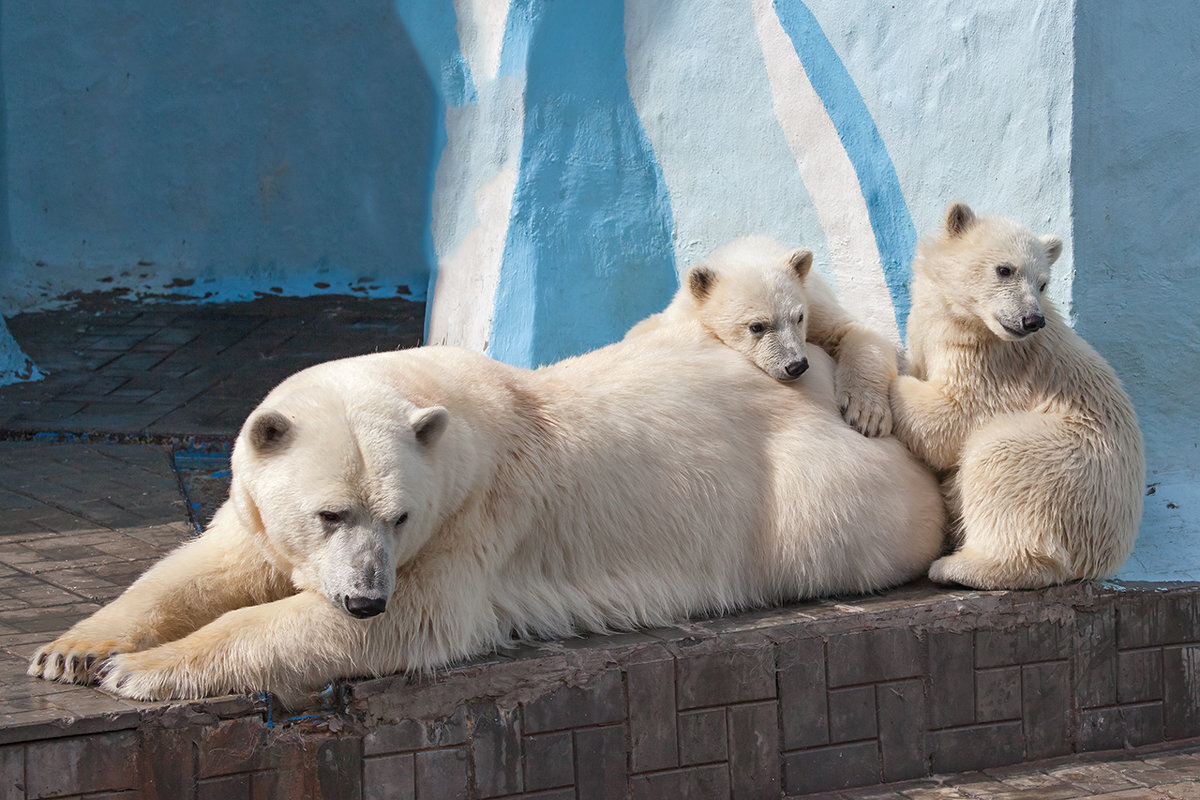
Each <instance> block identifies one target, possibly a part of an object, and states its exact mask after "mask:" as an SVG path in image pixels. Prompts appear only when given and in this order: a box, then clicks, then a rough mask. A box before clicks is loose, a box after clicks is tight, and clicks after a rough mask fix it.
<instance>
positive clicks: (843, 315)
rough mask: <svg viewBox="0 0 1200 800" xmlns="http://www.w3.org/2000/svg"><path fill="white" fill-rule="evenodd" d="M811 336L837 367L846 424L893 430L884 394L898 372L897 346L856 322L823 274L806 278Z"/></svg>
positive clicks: (868, 430) (869, 432)
mask: <svg viewBox="0 0 1200 800" xmlns="http://www.w3.org/2000/svg"><path fill="white" fill-rule="evenodd" d="M805 291H806V294H807V296H808V302H809V315H808V316H809V322H808V339H809V341H811V342H813V343H815V344H818V345H820V346H821V347H823V348H825V349H826V350H827V351H828V352H829V354H830V355H831V356H833V358H834V361H836V362H837V367H836V369H835V371H834V387H835V391H836V393H837V401H838V407H839V409H841V412H842V416H843V417H844V418H845V420H846V422H848V423H849V424H850V427H852V428H854V429H855V430H857V431H858V432H859V433H862V434H864V435H866V436H888V435H889V434H891V432H892V407H891V403H890V402H889V399H888V395H889V391H890V386H891V383H892V381H893V380H894V379H895V377H896V349H895V347H893V346H892V343H891V342H889V341H888V340H887V338H886V337H884V336H882V335H881V334H879V333H876V332H875V331H874V330H872V329H871V328H869V327H867V326H866V325H863V324H861V323H859V322H857V321H856V320H855V319H854V318H853V317H851V316H850V315H849V314H848V313H847V312H846V310H845V309H844V308H842V306H841V305H840V304H839V303H838V301H837V298H836V297H834V295H833V292H832V291H831V290H830V289H829V286H828V284H826V283H825V281H824V280H822V279H821V276H819V275H814V274H811V273H810V274H809V276H808V278H807V280H806V281H805Z"/></svg>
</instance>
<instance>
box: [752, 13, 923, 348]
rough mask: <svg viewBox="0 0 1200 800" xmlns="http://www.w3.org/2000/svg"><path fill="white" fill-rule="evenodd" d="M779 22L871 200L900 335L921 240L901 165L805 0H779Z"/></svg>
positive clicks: (870, 212)
mask: <svg viewBox="0 0 1200 800" xmlns="http://www.w3.org/2000/svg"><path fill="white" fill-rule="evenodd" d="M774 5H775V11H776V14H777V15H778V16H779V22H780V24H781V25H782V26H783V29H784V30H785V31H786V32H787V35H788V37H789V38H790V39H791V40H792V46H793V47H795V48H796V54H797V55H798V56H799V57H800V63H802V64H803V65H804V71H805V72H806V73H807V74H808V80H809V82H810V83H811V84H812V87H813V89H814V90H815V91H816V93H817V96H818V97H820V98H821V102H822V103H824V105H825V110H826V111H827V112H828V113H829V118H830V120H832V121H833V126H834V128H836V129H837V132H838V137H839V138H840V139H841V141H842V146H843V147H844V148H845V149H846V155H847V156H849V158H850V163H851V164H853V165H854V171H855V173H856V174H857V175H858V184H859V188H860V189H861V191H862V194H863V198H864V199H865V200H866V202H867V213H868V215H869V216H870V219H871V228H872V229H873V230H874V231H875V245H876V247H877V248H878V249H879V258H880V261H881V262H882V265H883V275H884V279H885V280H886V281H887V285H888V291H889V292H890V293H891V295H892V305H893V306H894V309H895V312H896V322H897V325H898V327H899V329H900V336H901V337H903V336H904V329H905V322H906V320H907V317H908V309H909V306H910V305H911V298H910V296H909V288H908V282H909V279H910V278H911V276H912V272H911V270H910V262H911V260H912V254H913V250H914V248H915V247H916V243H917V234H916V228H915V227H914V226H913V221H912V217H911V216H910V215H909V213H908V204H907V203H906V202H905V201H904V193H903V192H902V191H901V190H900V181H899V179H898V178H897V177H896V168H895V166H894V165H893V164H892V159H891V157H890V156H889V155H888V152H887V147H886V146H885V145H884V143H883V137H882V136H880V135H879V129H878V128H876V127H875V121H874V120H873V119H872V118H871V112H870V111H868V110H867V106H866V103H864V102H863V99H862V95H860V94H859V92H858V87H857V86H856V85H855V84H854V79H853V78H851V77H850V73H849V72H848V71H847V70H846V65H845V64H843V63H842V60H841V58H839V57H838V54H837V51H836V50H834V49H833V45H832V44H830V43H829V39H828V38H827V37H826V36H825V32H824V31H823V30H821V26H820V24H819V23H818V22H817V20H816V17H814V16H813V14H812V12H811V11H810V10H809V9H808V7H807V6H806V5H805V4H804V3H802V2H799V0H775V4H774Z"/></svg>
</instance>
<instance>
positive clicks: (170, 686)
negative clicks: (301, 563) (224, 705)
mask: <svg viewBox="0 0 1200 800" xmlns="http://www.w3.org/2000/svg"><path fill="white" fill-rule="evenodd" d="M389 624H394V623H392V621H391V620H389V618H388V617H387V615H381V616H379V617H374V618H372V619H370V620H357V619H354V618H352V617H350V616H349V615H347V614H346V613H344V612H342V611H339V610H338V609H336V608H334V606H333V604H332V603H330V602H329V600H328V599H327V598H325V597H324V596H323V595H321V594H320V593H318V592H310V591H304V592H300V593H298V594H294V595H292V596H291V597H285V598H283V599H282V600H276V601H274V602H271V603H265V604H263V605H256V606H249V607H246V608H239V609H236V610H233V611H229V612H227V613H225V614H223V615H221V616H220V617H218V618H217V619H215V620H213V621H212V622H210V623H209V624H207V625H205V626H204V627H203V628H200V629H199V630H197V631H195V632H194V633H191V634H189V635H188V636H185V637H184V638H182V639H178V640H175V641H171V642H166V643H165V644H161V645H159V646H158V647H154V648H151V649H149V650H141V651H139V652H133V653H121V654H117V655H114V656H112V657H111V658H109V659H108V660H107V661H105V662H104V663H103V664H102V665H101V666H100V679H101V680H100V687H101V688H102V689H104V690H106V691H109V692H112V693H113V694H117V695H121V696H123V697H129V698H133V699H136V700H167V699H172V698H191V697H203V696H211V695H220V694H229V693H233V692H245V691H258V690H262V689H266V690H268V691H276V692H282V693H283V696H284V698H285V700H286V699H289V698H291V697H292V696H293V695H294V694H295V693H296V692H297V691H302V690H306V689H319V688H320V687H322V686H324V685H325V684H326V683H328V682H329V679H330V676H335V675H369V674H379V673H382V672H392V671H394V670H395V669H397V665H395V664H387V665H380V664H376V663H372V659H371V658H370V654H369V652H368V648H369V641H370V640H371V638H372V637H375V638H376V639H380V638H382V639H383V640H387V639H388V638H389V637H390V632H388V633H383V632H380V631H378V630H376V629H377V628H378V627H380V626H386V625H389Z"/></svg>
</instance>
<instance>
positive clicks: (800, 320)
mask: <svg viewBox="0 0 1200 800" xmlns="http://www.w3.org/2000/svg"><path fill="white" fill-rule="evenodd" d="M796 324H797V325H803V324H804V315H803V314H801V315H800V316H798V317H796Z"/></svg>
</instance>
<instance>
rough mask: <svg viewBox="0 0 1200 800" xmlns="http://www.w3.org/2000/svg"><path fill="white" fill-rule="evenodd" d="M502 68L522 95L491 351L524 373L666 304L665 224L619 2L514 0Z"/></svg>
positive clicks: (661, 184) (598, 342) (618, 332)
mask: <svg viewBox="0 0 1200 800" xmlns="http://www.w3.org/2000/svg"><path fill="white" fill-rule="evenodd" d="M501 64H502V70H503V71H504V72H505V73H506V74H521V73H522V72H523V73H524V74H525V75H526V80H527V84H526V105H525V127H524V134H523V139H522V144H521V158H520V167H519V170H520V171H519V173H518V178H517V186H516V191H515V193H514V197H513V205H512V211H511V213H510V220H509V229H508V238H507V241H506V243H505V252H504V258H503V262H502V264H501V267H500V282H499V287H498V289H497V291H496V302H495V317H494V321H493V327H492V339H491V341H490V343H489V347H488V353H489V354H490V355H492V356H493V357H495V358H498V359H500V360H502V361H506V362H509V363H512V364H517V365H522V366H535V365H538V364H545V363H550V362H553V361H557V360H559V359H561V358H564V357H566V356H570V355H576V354H578V353H582V352H585V351H587V350H591V349H593V348H596V347H599V346H602V345H605V344H608V343H610V342H612V341H615V340H616V339H619V338H620V337H621V336H622V335H623V334H624V333H625V331H626V330H628V328H629V327H630V326H631V325H632V324H633V323H635V322H637V321H638V320H639V319H642V318H643V317H645V316H647V315H649V314H651V313H654V312H655V311H659V310H661V309H662V308H663V306H665V305H666V304H667V302H668V301H669V299H670V297H671V295H672V293H673V292H674V291H675V288H676V285H677V281H676V276H675V256H674V248H673V246H672V241H671V234H672V225H673V222H672V220H673V217H672V213H671V203H670V198H669V196H668V193H667V189H666V184H665V181H664V180H663V175H662V170H661V168H660V166H659V164H658V163H657V161H656V160H655V158H654V154H653V151H652V148H651V146H650V143H649V141H648V140H647V138H646V135H645V131H644V130H643V129H642V126H641V121H640V119H639V118H638V116H637V112H636V111H635V109H634V105H633V100H632V98H631V97H630V94H629V85H628V83H627V81H626V78H625V31H624V8H623V3H621V2H619V1H618V0H603V1H602V2H596V3H562V2H544V1H543V0H515V2H514V3H513V5H512V7H511V8H510V12H509V22H508V27H507V30H506V39H505V43H504V50H503V53H502V56H501Z"/></svg>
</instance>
